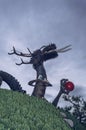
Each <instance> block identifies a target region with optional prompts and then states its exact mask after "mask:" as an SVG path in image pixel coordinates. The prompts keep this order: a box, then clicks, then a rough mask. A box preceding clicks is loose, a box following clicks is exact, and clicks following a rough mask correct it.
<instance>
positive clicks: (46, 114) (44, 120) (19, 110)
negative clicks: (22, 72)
mask: <svg viewBox="0 0 86 130" xmlns="http://www.w3.org/2000/svg"><path fill="white" fill-rule="evenodd" d="M0 130H71V129H70V127H69V126H68V125H67V124H66V123H65V122H64V121H63V119H62V117H61V115H60V112H59V110H58V109H56V108H55V107H54V106H53V105H52V104H50V103H48V102H47V101H45V100H42V99H38V98H36V97H31V96H29V95H26V94H22V93H19V92H14V91H11V90H4V89H0Z"/></svg>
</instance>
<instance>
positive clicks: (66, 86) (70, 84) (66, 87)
mask: <svg viewBox="0 0 86 130" xmlns="http://www.w3.org/2000/svg"><path fill="white" fill-rule="evenodd" d="M65 89H66V90H69V91H73V89H74V84H73V83H72V82H71V81H68V82H66V83H65Z"/></svg>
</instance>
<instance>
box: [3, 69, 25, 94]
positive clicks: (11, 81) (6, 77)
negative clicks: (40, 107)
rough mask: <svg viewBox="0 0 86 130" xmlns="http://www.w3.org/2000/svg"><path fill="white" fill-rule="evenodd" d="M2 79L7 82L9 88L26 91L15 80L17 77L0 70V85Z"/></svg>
mask: <svg viewBox="0 0 86 130" xmlns="http://www.w3.org/2000/svg"><path fill="white" fill-rule="evenodd" d="M3 81H4V82H5V83H7V84H8V86H9V87H10V89H11V90H13V91H18V92H22V93H26V91H25V90H23V89H22V87H21V85H20V83H19V82H18V81H17V79H15V77H13V76H12V75H11V74H9V73H7V72H4V71H0V86H1V85H2V82H3Z"/></svg>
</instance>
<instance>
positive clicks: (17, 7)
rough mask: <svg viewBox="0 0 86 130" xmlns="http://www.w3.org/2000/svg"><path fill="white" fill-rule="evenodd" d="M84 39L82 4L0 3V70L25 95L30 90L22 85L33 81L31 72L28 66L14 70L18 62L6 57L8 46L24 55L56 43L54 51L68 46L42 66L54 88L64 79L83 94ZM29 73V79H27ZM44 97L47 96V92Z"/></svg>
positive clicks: (58, 0) (52, 0) (61, 0)
mask: <svg viewBox="0 0 86 130" xmlns="http://www.w3.org/2000/svg"><path fill="white" fill-rule="evenodd" d="M85 35H86V1H85V0H82V1H81V0H25V1H24V0H21V1H20V0H0V61H1V69H2V70H3V69H4V70H6V71H7V72H10V73H12V74H13V75H15V76H16V77H17V78H18V79H19V80H20V82H21V81H22V84H23V86H26V89H27V91H28V92H30V91H31V90H32V88H30V87H29V88H28V85H27V84H26V85H24V84H25V83H27V82H28V80H30V79H32V78H35V72H34V70H33V69H32V68H30V66H23V67H22V66H21V67H20V68H18V67H17V66H16V65H15V62H16V61H19V58H18V57H17V56H15V57H14V56H12V57H10V56H8V55H7V52H8V51H10V50H11V49H12V46H13V45H14V46H15V47H16V48H17V50H20V51H24V52H25V51H27V49H26V48H27V47H29V48H30V49H31V51H33V50H34V49H37V48H40V47H41V46H42V45H44V44H48V43H51V42H54V43H56V45H57V47H58V48H61V47H64V46H65V45H67V44H71V45H72V50H71V51H69V52H67V53H65V54H59V57H58V58H57V59H54V60H52V61H49V62H47V63H46V64H45V67H46V70H47V75H48V79H49V80H51V82H52V83H53V84H54V86H55V85H56V84H57V82H59V80H60V79H61V78H65V77H67V78H69V79H71V80H73V81H74V82H75V84H76V83H77V85H79V84H81V86H82V88H83V90H84V84H86V79H85V75H86V72H85V70H86V60H85V57H86V44H85V42H86V36H85ZM17 59H18V60H17ZM27 60H29V59H27ZM7 64H8V66H10V67H9V68H7ZM11 66H12V67H11ZM30 72H31V75H29V73H30ZM18 73H19V75H18ZM22 73H25V75H22ZM21 75H22V76H21ZM54 90H55V87H53V90H52V93H53V94H52V95H53V96H54V94H55V91H54ZM83 90H82V93H83ZM77 91H78V90H77ZM77 91H75V93H77ZM78 93H79V91H78ZM48 94H50V95H51V91H49V93H47V95H48ZM47 97H48V98H49V96H47ZM51 97H52V96H51Z"/></svg>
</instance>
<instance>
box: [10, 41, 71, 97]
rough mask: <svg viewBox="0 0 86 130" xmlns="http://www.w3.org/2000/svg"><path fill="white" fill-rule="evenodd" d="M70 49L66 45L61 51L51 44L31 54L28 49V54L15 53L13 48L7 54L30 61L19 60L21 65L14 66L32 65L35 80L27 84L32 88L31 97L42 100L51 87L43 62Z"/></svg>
mask: <svg viewBox="0 0 86 130" xmlns="http://www.w3.org/2000/svg"><path fill="white" fill-rule="evenodd" d="M70 47H71V45H68V46H65V47H63V48H61V49H57V47H56V45H55V44H54V43H52V44H49V45H47V46H42V47H41V48H40V49H37V50H35V51H34V52H33V53H32V52H31V51H30V49H29V48H27V49H28V51H29V53H23V52H19V51H17V50H16V49H15V47H13V50H12V52H10V53H8V54H9V55H13V54H15V55H17V56H21V57H28V58H30V60H29V61H26V62H25V61H23V59H22V58H21V63H16V65H22V64H32V65H33V68H34V69H35V70H36V79H34V80H31V81H29V83H28V84H29V85H31V86H34V90H33V93H32V96H36V97H40V98H43V97H44V95H45V90H46V87H49V86H52V84H51V83H50V82H49V81H48V80H47V74H46V70H45V67H44V64H43V63H44V62H45V61H48V60H51V59H54V58H56V57H58V53H64V52H66V51H69V50H71V48H70Z"/></svg>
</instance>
